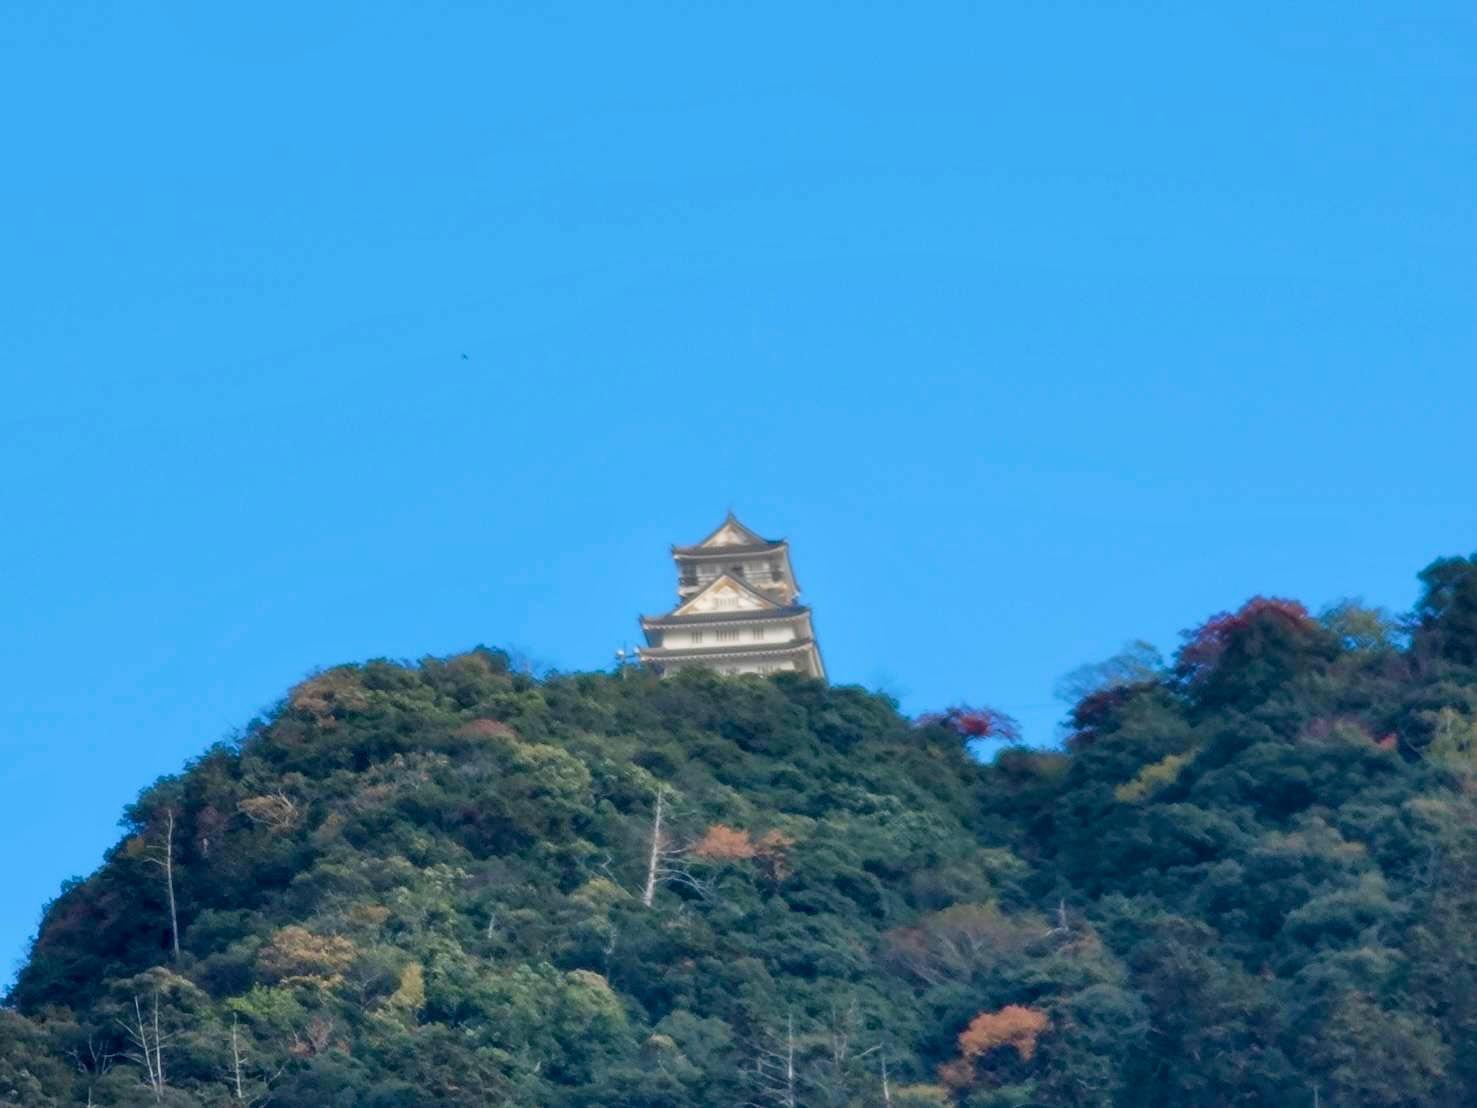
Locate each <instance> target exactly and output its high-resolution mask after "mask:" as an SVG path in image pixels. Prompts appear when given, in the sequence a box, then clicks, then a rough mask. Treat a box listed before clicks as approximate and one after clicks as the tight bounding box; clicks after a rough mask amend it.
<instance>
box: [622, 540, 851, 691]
mask: <svg viewBox="0 0 1477 1108" xmlns="http://www.w3.org/2000/svg"><path fill="white" fill-rule="evenodd" d="M672 560H673V561H675V562H676V563H677V606H676V607H675V608H673V609H672V610H671V611H670V612H668V613H667V614H666V615H664V616H642V617H641V630H642V632H643V633H644V634H645V636H646V646H645V647H643V648H642V649H641V651H640V657H641V661H642V662H643V663H645V664H646V665H648V666H650V667H651V668H653V669H655V670H656V671H657V672H659V673H663V674H666V673H674V672H676V671H677V670H680V669H690V668H696V667H699V666H701V667H704V668H707V669H711V670H714V671H716V672H718V673H723V674H739V673H759V674H771V673H802V674H804V675H806V676H807V677H819V678H821V679H822V680H824V679H825V676H826V667H825V666H824V665H823V664H822V662H821V652H820V648H819V647H818V646H817V645H816V641H815V629H814V628H813V627H812V626H811V622H810V609H809V608H807V607H806V606H805V605H803V604H800V603H797V602H796V598H797V597H798V595H799V593H800V586H799V585H798V584H797V583H796V582H795V573H794V570H792V569H791V568H790V544H789V543H788V542H787V541H786V540H785V539H765V538H761V537H760V536H759V535H757V534H756V533H755V532H753V531H751V530H750V529H749V528H747V527H745V526H744V525H743V524H742V523H740V522H739V521H738V519H737V518H735V516H734V514H733V513H732V512H729V513H728V518H727V519H725V520H724V521H723V523H722V524H721V525H720V526H719V527H718V529H717V530H716V531H714V532H713V533H712V534H711V535H709V536H708V537H707V538H705V539H703V540H702V542H699V543H697V544H695V545H693V546H674V547H672Z"/></svg>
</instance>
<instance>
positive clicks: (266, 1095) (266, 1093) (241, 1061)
mask: <svg viewBox="0 0 1477 1108" xmlns="http://www.w3.org/2000/svg"><path fill="white" fill-rule="evenodd" d="M237 1023H238V1021H237V1017H236V1016H234V1015H233V1016H232V1017H231V1069H230V1071H229V1073H227V1075H226V1085H227V1088H228V1089H229V1090H230V1093H231V1098H232V1099H233V1100H235V1101H237V1102H238V1103H240V1104H245V1105H248V1106H250V1108H258V1106H259V1105H262V1104H265V1103H266V1102H267V1101H269V1100H271V1099H272V1084H273V1083H274V1082H275V1081H276V1080H277V1078H279V1077H281V1076H282V1073H283V1071H284V1070H285V1069H286V1068H287V1066H286V1064H285V1063H284V1064H283V1065H281V1066H279V1067H278V1068H277V1069H276V1070H273V1071H268V1070H266V1069H262V1068H257V1069H253V1068H252V1067H251V1066H250V1064H249V1063H248V1061H247V1053H248V1051H247V1048H246V1046H245V1045H244V1044H243V1043H242V1042H241V1036H240V1033H239V1028H238V1026H237Z"/></svg>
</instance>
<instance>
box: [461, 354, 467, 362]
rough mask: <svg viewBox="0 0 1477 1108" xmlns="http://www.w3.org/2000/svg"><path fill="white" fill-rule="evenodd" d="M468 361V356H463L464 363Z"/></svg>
mask: <svg viewBox="0 0 1477 1108" xmlns="http://www.w3.org/2000/svg"><path fill="white" fill-rule="evenodd" d="M467 360H468V359H467V356H466V355H465V354H463V355H462V361H464V362H465V361H467Z"/></svg>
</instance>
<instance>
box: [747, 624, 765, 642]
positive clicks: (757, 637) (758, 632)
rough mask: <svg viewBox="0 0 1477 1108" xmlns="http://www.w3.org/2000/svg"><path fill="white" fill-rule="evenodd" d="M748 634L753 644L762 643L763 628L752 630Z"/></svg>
mask: <svg viewBox="0 0 1477 1108" xmlns="http://www.w3.org/2000/svg"><path fill="white" fill-rule="evenodd" d="M750 634H751V635H753V637H754V641H755V642H762V641H763V640H764V628H762V627H756V628H754V630H753V631H752V632H750Z"/></svg>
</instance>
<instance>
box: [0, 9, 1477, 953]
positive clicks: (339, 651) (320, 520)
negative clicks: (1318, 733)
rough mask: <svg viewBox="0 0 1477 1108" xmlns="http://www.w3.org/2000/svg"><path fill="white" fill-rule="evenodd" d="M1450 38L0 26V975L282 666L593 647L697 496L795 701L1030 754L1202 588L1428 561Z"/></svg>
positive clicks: (921, 28) (328, 16)
mask: <svg viewBox="0 0 1477 1108" xmlns="http://www.w3.org/2000/svg"><path fill="white" fill-rule="evenodd" d="M227 8H230V9H231V10H229V11H227V10H225V9H227ZM1474 57H1477V11H1474V9H1473V8H1472V7H1471V5H1469V4H1457V3H1449V4H1441V3H1431V4H1423V5H1418V6H1416V5H1367V6H1359V7H1351V6H1349V5H1346V4H1333V3H1302V4H1296V5H1264V4H1253V5H1244V4H1242V5H1219V6H1214V5H1170V4H1101V3H1094V4H1080V5H1079V4H1067V3H1041V4H1032V5H976V4H968V5H952V4H945V3H939V4H930V5H916V4H909V5H903V4H869V5H857V4H844V5H843V4H835V5H823V4H799V5H796V4H793V3H792V4H783V5H781V4H752V5H728V6H722V5H701V6H699V5H678V4H673V5H658V4H631V5H596V4H583V5H565V6H552V5H539V6H535V5H526V4H501V5H482V4H471V3H443V4H434V3H433V4H425V5H415V6H407V5H402V4H384V3H372V2H359V3H355V4H352V5H351V4H346V3H345V4H338V3H323V4H316V5H300V4H292V5H288V4H284V3H275V2H267V3H256V4H251V5H229V6H228V5H198V4H187V3H184V2H181V0H175V2H171V3H159V4H152V5H115V4H102V3H86V2H80V0H79V2H77V3H72V4H67V5H55V4H42V3H39V2H35V0H12V2H11V3H8V4H6V5H4V10H3V12H0V98H3V100H4V102H5V103H7V104H8V105H10V106H11V111H10V112H8V113H7V120H6V125H5V132H4V133H5V153H6V157H5V163H6V170H5V172H4V173H3V174H0V385H3V389H0V473H3V480H0V520H3V526H0V628H3V630H4V634H3V635H0V674H3V677H0V796H3V801H4V803H3V804H0V852H3V857H4V858H5V862H6V868H7V875H6V876H7V881H6V885H7V895H6V897H5V898H4V899H3V901H0V967H8V966H10V965H13V963H14V961H15V959H17V958H18V957H19V956H20V954H21V952H22V950H23V946H24V942H25V940H26V938H27V936H28V935H29V934H30V933H31V931H32V930H33V928H34V926H35V923H36V920H37V918H38V915H39V911H40V908H41V905H42V904H43V903H44V901H45V900H46V899H47V898H49V897H50V896H52V895H54V894H55V892H56V890H57V887H58V885H59V883H60V882H61V880H62V879H64V878H65V877H67V876H69V875H73V874H80V873H85V872H87V871H88V870H89V869H91V868H92V867H93V866H95V865H96V864H97V862H98V860H99V858H100V856H101V853H102V851H103V850H104V849H105V847H106V846H107V845H108V844H109V843H110V842H111V841H112V840H113V838H114V836H115V834H116V828H115V821H116V819H117V817H118V815H119V813H120V810H121V808H122V806H123V805H124V804H125V803H126V802H127V801H128V800H130V799H131V798H132V797H133V796H134V795H135V794H136V793H137V791H138V790H139V789H140V788H141V787H142V786H144V785H146V784H147V783H148V782H150V781H151V780H153V779H154V778H155V777H157V776H158V775H160V774H163V773H168V772H171V771H173V770H175V769H177V768H178V767H179V766H180V765H181V764H182V763H183V762H184V761H185V760H186V759H188V758H189V757H191V756H192V755H194V754H195V753H197V752H198V751H200V750H201V749H202V748H203V747H205V746H206V745H207V744H208V743H210V742H211V741H213V740H216V739H219V738H221V737H223V736H226V735H229V734H230V733H231V732H232V730H233V728H236V727H238V726H240V725H241V724H243V723H244V722H245V721H246V720H248V719H249V718H250V717H251V716H252V715H253V714H254V713H256V712H258V711H259V710H261V709H263V708H266V707H268V706H270V705H271V704H272V703H273V702H274V701H275V700H276V699H277V698H278V697H279V696H281V695H282V693H283V692H284V690H285V689H286V688H287V687H288V686H289V685H290V684H292V683H293V682H294V681H296V680H298V679H299V678H300V677H302V676H303V675H304V674H305V673H307V672H308V671H310V670H311V669H313V668H314V667H318V666H325V665H330V664H333V663H337V662H342V661H349V660H359V659H364V658H369V657H375V656H389V657H404V658H414V657H418V656H421V655H423V654H427V653H447V652H452V651H456V650H460V649H463V648H465V647H467V646H470V645H472V644H475V643H478V642H486V643H492V644H506V645H511V646H514V647H517V648H519V649H521V650H523V651H525V652H526V653H527V654H529V655H531V656H533V657H535V658H538V659H541V660H543V661H545V662H547V663H550V664H553V665H556V666H558V667H560V668H567V669H574V668H588V667H598V666H603V665H606V664H608V661H609V659H610V657H611V655H612V652H613V651H614V650H615V648H616V647H618V646H620V645H622V644H623V643H629V642H632V641H634V638H635V633H636V624H635V619H636V615H637V613H638V612H641V611H659V610H662V609H663V608H664V607H665V606H666V605H667V604H668V603H669V601H670V599H671V589H672V584H673V580H672V568H671V563H670V561H669V559H668V558H667V555H666V548H667V546H668V544H669V543H671V542H674V541H684V542H685V541H693V540H696V539H697V538H699V537H700V536H701V535H703V534H705V533H706V532H707V531H708V530H709V529H710V528H712V527H713V526H714V525H715V524H716V523H717V522H718V520H719V519H720V518H721V517H722V515H723V512H724V510H725V509H726V508H727V507H729V506H730V505H731V506H733V507H734V508H735V509H736V510H737V511H738V512H739V514H740V515H741V516H742V518H744V519H745V520H746V521H747V522H749V523H750V524H752V525H753V526H754V527H755V528H756V529H758V530H760V531H761V532H765V533H769V534H775V535H787V536H789V537H790V538H791V540H792V542H793V544H794V551H795V561H796V565H797V568H798V571H799V573H800V576H801V580H802V582H803V583H804V584H805V586H806V587H807V590H808V597H809V599H810V601H811V602H812V603H813V604H814V606H815V608H816V625H817V628H818V631H819V633H820V636H821V642H822V646H823V648H824V651H825V654H826V659H827V662H828V664H829V666H830V669H831V672H832V675H833V677H834V678H835V679H836V680H838V681H845V682H862V683H866V684H869V685H874V686H880V687H882V688H885V689H887V690H889V691H891V692H893V693H894V694H895V695H897V696H898V697H900V699H901V700H902V702H903V705H904V707H905V708H906V709H907V710H909V711H915V712H916V711H921V710H924V709H928V708H934V707H941V706H944V705H947V704H949V703H953V702H956V701H960V700H968V701H973V702H982V703H989V704H993V705H996V706H998V707H1000V708H1002V709H1004V710H1006V711H1008V712H1011V713H1013V714H1014V715H1016V716H1018V717H1019V718H1020V719H1021V720H1023V721H1024V723H1025V725H1026V729H1027V734H1028V736H1029V738H1030V739H1031V740H1032V741H1036V742H1049V741H1052V739H1053V737H1054V726H1055V723H1056V721H1057V719H1058V718H1059V716H1060V714H1061V706H1060V705H1059V704H1057V703H1055V702H1054V701H1053V698H1052V686H1053V684H1054V682H1055V681H1056V680H1057V678H1058V677H1059V676H1060V675H1061V674H1062V673H1064V672H1065V671H1067V670H1070V669H1071V668H1072V667H1074V666H1076V665H1077V664H1079V663H1081V662H1084V661H1089V660H1095V659H1097V658H1100V657H1103V656H1105V655H1107V654H1109V653H1111V652H1113V651H1114V650H1115V649H1116V648H1117V647H1118V646H1119V645H1120V644H1122V643H1123V642H1124V641H1126V640H1129V639H1133V638H1138V637H1142V638H1147V639H1149V640H1151V641H1153V642H1155V643H1156V644H1158V645H1159V646H1160V647H1161V648H1163V649H1165V650H1166V651H1168V650H1171V649H1172V648H1173V646H1174V644H1175V642H1176V641H1177V636H1178V632H1179V631H1180V630H1181V629H1182V628H1184V627H1186V626H1189V625H1190V624H1193V623H1195V622H1197V621H1198V620H1200V619H1201V618H1203V617H1204V616H1206V615H1208V614H1209V613H1211V612H1214V611H1216V610H1219V609H1223V608H1226V607H1229V606H1233V605H1235V604H1237V603H1239V602H1240V601H1242V600H1243V599H1245V598H1246V597H1247V596H1249V595H1251V594H1253V593H1257V592H1265V593H1273V594H1282V595H1290V596H1295V597H1298V598H1301V599H1303V600H1305V601H1306V602H1307V603H1309V604H1310V605H1311V606H1319V605H1322V604H1325V603H1328V602H1330V601H1333V600H1336V599H1338V598H1340V597H1344V596H1351V595H1353V596H1362V597H1363V598H1365V599H1366V600H1367V601H1368V602H1370V603H1375V604H1382V605H1386V606H1389V607H1392V608H1396V609H1399V608H1404V607H1405V606H1407V605H1409V604H1410V602H1411V601H1412V600H1413V599H1414V597H1415V581H1414V574H1415V573H1416V572H1417V571H1418V570H1419V569H1420V568H1421V567H1422V566H1423V565H1425V564H1426V563H1427V562H1428V561H1430V560H1431V559H1432V558H1433V557H1435V556H1437V555H1440V554H1447V553H1464V552H1469V551H1471V550H1473V549H1474V548H1477V510H1474V504H1473V461H1474V438H1473V426H1474V416H1477V379H1474V374H1473V368H1474V366H1477V314H1474V311H1473V307H1474V304H1473V300H1474V290H1477V282H1474V281H1473V279H1472V259H1473V258H1474V257H1477V215H1474V212H1477V206H1474V205H1473V203H1472V187H1473V186H1472V182H1473V178H1474V170H1477V140H1474V137H1473V136H1474V131H1473V128H1472V125H1471V113H1472V107H1473V104H1474V103H1477V70H1474V63H1473V58H1474ZM463 355H465V357H463ZM4 975H5V970H4V969H3V968H0V979H3V977H4Z"/></svg>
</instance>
